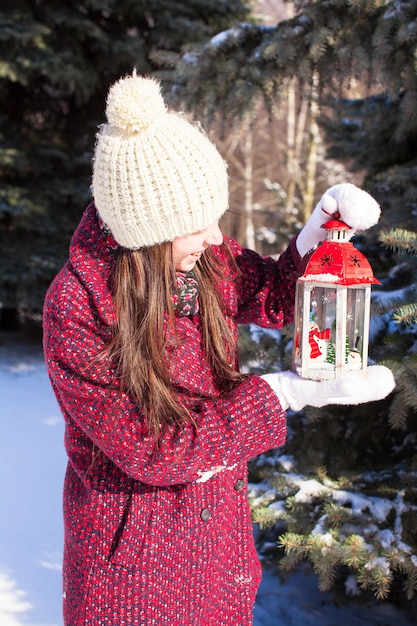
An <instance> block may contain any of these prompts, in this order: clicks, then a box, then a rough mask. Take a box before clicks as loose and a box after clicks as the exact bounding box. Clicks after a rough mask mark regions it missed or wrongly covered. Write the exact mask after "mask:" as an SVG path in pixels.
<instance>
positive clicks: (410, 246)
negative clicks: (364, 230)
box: [379, 228, 417, 256]
mask: <svg viewBox="0 0 417 626" xmlns="http://www.w3.org/2000/svg"><path fill="white" fill-rule="evenodd" d="M379 238H380V241H381V243H382V244H383V245H384V246H385V247H386V248H388V250H391V251H393V252H396V253H397V254H404V255H411V256H417V233H414V232H412V231H409V230H405V229H402V228H394V229H392V230H390V231H384V232H381V233H380V236H379Z"/></svg>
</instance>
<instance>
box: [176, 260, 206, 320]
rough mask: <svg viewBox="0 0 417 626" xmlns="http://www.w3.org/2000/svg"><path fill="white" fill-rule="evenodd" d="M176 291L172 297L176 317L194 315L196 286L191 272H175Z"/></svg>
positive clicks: (196, 305) (196, 294) (196, 311)
mask: <svg viewBox="0 0 417 626" xmlns="http://www.w3.org/2000/svg"><path fill="white" fill-rule="evenodd" d="M176 287H177V290H176V293H175V294H174V295H173V296H172V303H173V305H174V309H175V313H176V315H178V317H186V316H188V315H196V314H197V313H198V310H199V305H198V284H197V281H196V279H195V278H194V274H193V272H192V271H191V272H187V273H185V272H177V284H176Z"/></svg>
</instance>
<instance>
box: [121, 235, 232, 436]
mask: <svg viewBox="0 0 417 626" xmlns="http://www.w3.org/2000/svg"><path fill="white" fill-rule="evenodd" d="M222 245H223V246H224V248H225V250H226V253H227V256H228V257H229V258H230V260H231V261H232V262H234V258H233V257H232V255H231V253H230V251H229V248H228V246H227V245H226V244H222ZM221 274H222V266H221V264H220V262H219V260H218V259H217V257H216V256H215V255H214V254H213V252H212V251H211V249H210V248H208V249H207V250H206V251H205V253H204V254H203V256H202V257H201V259H200V260H199V261H198V262H197V264H196V266H195V268H194V276H195V278H196V280H197V283H198V285H199V296H198V298H199V305H200V312H199V315H200V320H201V328H202V336H203V345H204V350H205V355H206V359H207V361H208V363H209V365H210V367H211V368H212V371H213V373H214V376H215V380H216V383H217V385H218V388H219V389H220V391H225V390H228V389H231V388H232V387H233V386H234V385H235V384H236V383H238V382H240V381H241V380H242V379H243V378H244V375H243V374H241V373H240V372H238V371H237V352H236V340H235V337H234V335H233V332H232V330H231V328H230V325H229V323H228V319H227V315H226V313H225V308H224V304H223V301H222V296H221V293H220V291H219V289H218V281H219V280H220V278H221ZM175 289H176V274H175V268H174V265H173V262H172V248H171V243H170V242H166V243H162V244H158V245H155V246H150V247H146V248H141V249H139V250H127V249H125V248H120V250H119V252H118V255H117V259H116V263H115V268H114V272H113V276H112V291H113V298H114V303H115V308H116V319H117V322H116V325H115V327H114V329H113V335H112V340H111V343H110V345H109V352H110V354H111V357H112V358H113V359H114V361H115V362H116V364H117V375H118V378H119V381H120V387H121V390H122V391H124V392H126V393H129V394H130V395H132V397H134V398H135V399H137V401H138V402H139V404H140V405H141V407H142V408H143V410H144V413H145V417H146V420H147V426H148V430H149V432H150V433H151V434H152V435H154V437H155V439H156V440H158V439H159V437H160V435H161V433H162V432H163V430H164V428H165V427H166V426H167V425H168V424H178V425H181V424H184V423H185V422H191V423H193V419H192V416H191V414H190V412H189V411H188V409H187V408H186V407H185V406H184V405H183V404H182V403H181V402H180V400H179V398H178V395H177V393H176V391H175V388H174V386H173V385H172V383H171V381H170V378H169V373H168V368H167V364H166V347H167V341H172V340H174V341H176V340H177V338H176V335H175V311H174V306H173V302H172V296H173V293H174V292H175ZM167 324H168V326H167ZM167 328H169V329H171V330H172V332H169V333H167V332H166V329H167ZM168 335H169V338H168ZM195 400H196V402H197V401H198V398H196V399H195Z"/></svg>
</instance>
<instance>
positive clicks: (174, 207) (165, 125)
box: [92, 72, 228, 249]
mask: <svg viewBox="0 0 417 626" xmlns="http://www.w3.org/2000/svg"><path fill="white" fill-rule="evenodd" d="M106 116H107V121H108V123H107V124H103V126H102V127H101V128H100V131H99V133H98V135H97V143H96V151H95V156H94V162H93V182H92V191H93V197H94V202H95V204H96V207H97V210H98V212H99V214H100V217H101V219H102V220H103V222H104V223H105V224H106V226H107V227H108V228H109V229H110V231H111V233H112V235H113V237H114V238H115V240H116V241H117V243H118V244H119V245H120V246H123V247H124V248H130V249H137V248H141V247H143V246H151V245H153V244H156V243H162V242H163V241H172V239H174V237H179V236H182V235H186V234H191V233H195V232H198V231H201V230H204V229H205V228H207V226H209V225H210V224H212V223H213V222H215V221H217V220H218V219H219V218H220V217H221V215H222V214H223V213H224V212H225V210H226V209H227V206H228V183H227V171H226V164H225V162H224V160H223V159H222V157H221V156H220V154H219V152H218V151H217V149H216V147H215V146H214V144H213V143H212V142H211V141H210V140H209V139H208V138H207V136H206V135H205V134H204V132H203V131H202V130H201V129H200V127H198V126H195V125H193V124H191V123H190V122H187V121H186V120H185V119H184V118H183V117H182V116H181V115H179V114H177V113H173V112H169V111H168V109H167V107H166V105H165V103H164V100H163V98H162V95H161V90H160V85H159V82H158V81H157V80H155V79H154V78H144V77H141V76H138V75H137V74H136V72H134V73H133V74H132V76H128V77H126V78H122V79H120V80H119V81H118V82H116V83H115V84H114V85H113V86H112V87H111V88H110V90H109V93H108V97H107V109H106Z"/></svg>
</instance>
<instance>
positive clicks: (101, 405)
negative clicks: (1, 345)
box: [44, 204, 299, 626]
mask: <svg viewBox="0 0 417 626" xmlns="http://www.w3.org/2000/svg"><path fill="white" fill-rule="evenodd" d="M230 245H231V247H232V250H233V253H234V255H235V256H236V258H237V262H238V264H239V266H240V268H241V270H242V276H241V278H239V279H238V280H236V279H235V280H234V282H230V281H229V282H227V281H225V283H224V297H225V301H226V304H227V307H228V309H229V312H230V313H231V315H232V316H233V318H234V320H235V321H236V323H237V322H242V323H248V322H256V323H257V324H258V325H261V326H269V327H281V326H282V325H283V324H286V323H288V322H290V321H291V319H292V314H293V302H294V273H295V266H296V264H297V263H298V260H299V256H298V253H297V252H296V248H295V245H294V242H292V243H291V245H290V247H289V249H288V250H287V251H286V252H285V253H284V254H283V255H282V256H281V257H280V259H279V261H277V262H275V261H273V260H272V259H271V258H268V259H262V258H261V257H260V256H258V255H257V254H255V253H254V252H251V251H249V250H242V249H241V248H240V246H239V245H238V244H237V243H236V242H234V241H233V240H230ZM113 248H114V240H113V239H112V237H111V236H110V235H106V234H105V233H104V232H103V231H102V230H101V229H100V227H99V224H98V221H97V218H96V213H95V208H94V205H92V204H91V205H90V206H89V207H88V208H87V210H86V212H85V214H84V216H83V218H82V220H81V223H80V225H79V227H78V229H77V231H76V233H75V234H74V237H73V240H72V242H71V248H70V260H69V261H68V262H67V264H66V265H65V266H64V268H63V269H62V270H61V272H60V273H59V274H58V276H57V277H56V278H55V280H54V281H53V283H52V285H51V287H50V289H49V291H48V294H47V296H46V301H45V308H44V349H45V357H46V363H47V367H48V370H49V374H50V378H51V382H52V386H53V389H54V392H55V394H56V397H57V399H58V402H59V404H60V407H61V409H62V413H63V415H64V418H65V422H66V433H65V445H66V449H67V453H68V459H69V461H68V469H67V474H66V478H65V487H64V522H65V549H64V570H63V577H64V617H65V624H66V625H68V626H81V625H87V624H88V625H90V626H104V625H106V626H151V625H155V626H164V625H166V626H168V625H169V626H209V625H213V626H222V625H224V626H248V625H249V624H251V623H252V609H253V605H254V601H255V595H256V591H257V588H258V585H259V581H260V577H261V572H260V566H259V562H258V558H257V554H256V550H255V546H254V541H253V538H252V523H251V516H250V510H249V506H248V501H247V468H246V462H247V461H248V459H250V458H252V457H254V456H256V455H258V454H260V453H261V452H263V451H265V450H268V449H271V448H275V447H278V446H280V445H282V444H283V443H284V440H285V433H286V426H285V414H284V411H283V410H282V409H281V407H280V405H279V402H278V400H277V397H276V395H275V394H274V393H273V391H271V388H270V387H269V385H268V384H267V383H266V382H265V381H263V380H262V379H261V378H260V377H258V376H251V377H249V378H248V379H247V380H245V381H244V382H242V383H241V384H240V385H238V387H237V388H236V389H234V390H233V391H232V392H227V393H223V394H221V395H220V394H219V392H218V390H216V387H215V384H214V381H213V376H212V372H211V371H210V369H209V368H208V367H207V364H206V362H205V360H204V356H203V352H202V346H201V334H200V326H199V317H198V315H195V316H193V317H181V318H178V320H177V326H178V328H177V330H178V335H179V338H180V339H183V340H184V342H181V344H180V346H179V347H177V348H176V350H175V352H174V353H173V354H172V355H170V359H169V368H170V374H171V376H172V377H173V378H174V380H175V381H176V383H177V384H178V387H179V388H180V389H183V390H188V391H191V392H192V393H193V394H200V395H201V396H202V400H201V405H200V406H199V411H198V413H197V412H196V413H195V414H194V418H195V421H196V422H197V424H198V430H197V432H196V431H195V429H194V428H192V427H189V428H188V427H185V428H184V429H183V430H182V431H181V432H180V433H178V432H177V431H176V429H175V428H174V427H172V428H169V429H167V430H166V432H165V435H164V436H163V439H162V442H161V445H160V447H159V450H158V451H157V452H155V451H154V450H153V446H152V440H151V439H150V438H149V437H147V436H146V435H145V434H144V422H143V414H142V411H141V407H140V406H138V404H137V403H136V402H135V401H134V400H133V399H131V398H130V397H128V396H127V395H125V396H122V397H120V394H119V393H118V389H117V382H116V380H115V377H114V375H113V367H112V364H111V363H104V364H103V363H102V362H100V366H98V365H97V363H94V358H95V357H96V356H97V355H98V354H99V353H100V352H101V351H102V350H103V348H104V346H105V345H106V342H107V341H108V339H109V332H110V330H109V329H110V325H111V324H112V323H113V321H114V309H113V304H112V298H111V295H110V292H109V288H108V278H109V272H110V270H111V267H112V263H113V259H114V249H113ZM214 250H217V251H218V252H217V253H218V254H221V249H220V248H214ZM229 273H230V268H229V266H228V265H227V264H226V261H225V277H227V275H228V274H229ZM219 467H222V468H223V469H222V470H221V471H218V472H217V473H215V474H214V475H212V476H211V477H210V478H208V479H207V480H205V481H204V480H203V479H204V478H207V475H205V474H204V472H207V471H209V470H213V469H214V468H219Z"/></svg>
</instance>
